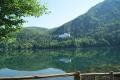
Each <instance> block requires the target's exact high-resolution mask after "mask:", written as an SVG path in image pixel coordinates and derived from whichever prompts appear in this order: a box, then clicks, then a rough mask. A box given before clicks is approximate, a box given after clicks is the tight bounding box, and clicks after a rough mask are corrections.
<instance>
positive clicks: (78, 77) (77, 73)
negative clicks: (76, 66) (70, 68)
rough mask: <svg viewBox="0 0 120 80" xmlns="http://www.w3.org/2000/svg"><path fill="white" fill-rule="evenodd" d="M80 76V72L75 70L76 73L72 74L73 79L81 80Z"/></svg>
mask: <svg viewBox="0 0 120 80" xmlns="http://www.w3.org/2000/svg"><path fill="white" fill-rule="evenodd" d="M80 78H81V77H80V72H76V73H75V74H74V80H81V79H80Z"/></svg>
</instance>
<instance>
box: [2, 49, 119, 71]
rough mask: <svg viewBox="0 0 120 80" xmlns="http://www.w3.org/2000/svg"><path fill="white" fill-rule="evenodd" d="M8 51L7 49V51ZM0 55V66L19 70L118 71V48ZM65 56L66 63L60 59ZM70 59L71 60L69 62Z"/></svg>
mask: <svg viewBox="0 0 120 80" xmlns="http://www.w3.org/2000/svg"><path fill="white" fill-rule="evenodd" d="M7 52H8V51H7ZM7 52H2V54H1V55H0V68H1V69H2V68H9V69H13V70H19V71H21V70H22V71H38V70H42V69H46V68H57V69H61V70H64V71H65V72H72V71H78V70H79V71H81V72H96V71H97V72H99V71H100V72H103V71H111V70H113V71H120V70H119V68H120V50H119V49H113V48H111V49H106V48H101V49H72V50H37V51H11V52H10V53H7ZM63 58H67V59H68V63H67V64H66V62H63V60H62V61H60V59H63ZM69 59H71V60H72V61H71V62H69V61H70V60H69Z"/></svg>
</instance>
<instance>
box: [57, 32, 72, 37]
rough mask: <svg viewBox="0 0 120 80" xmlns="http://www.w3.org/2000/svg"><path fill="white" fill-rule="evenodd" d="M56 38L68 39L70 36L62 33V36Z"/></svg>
mask: <svg viewBox="0 0 120 80" xmlns="http://www.w3.org/2000/svg"><path fill="white" fill-rule="evenodd" d="M58 37H59V38H69V37H70V34H69V33H64V34H61V35H58Z"/></svg>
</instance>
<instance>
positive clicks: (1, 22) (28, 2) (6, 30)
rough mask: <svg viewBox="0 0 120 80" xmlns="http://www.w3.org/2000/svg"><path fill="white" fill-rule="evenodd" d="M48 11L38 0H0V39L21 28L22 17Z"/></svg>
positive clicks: (37, 15) (39, 14)
mask: <svg viewBox="0 0 120 80" xmlns="http://www.w3.org/2000/svg"><path fill="white" fill-rule="evenodd" d="M46 13H48V9H47V7H46V4H41V2H40V0H0V39H2V38H7V37H8V35H9V34H11V33H12V32H15V31H17V30H19V29H20V28H21V25H22V24H23V23H24V22H25V21H24V20H23V17H28V16H35V17H39V16H42V15H43V14H46Z"/></svg>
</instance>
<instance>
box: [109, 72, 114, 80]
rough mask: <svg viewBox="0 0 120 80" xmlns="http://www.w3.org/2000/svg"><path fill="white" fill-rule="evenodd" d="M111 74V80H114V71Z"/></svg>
mask: <svg viewBox="0 0 120 80" xmlns="http://www.w3.org/2000/svg"><path fill="white" fill-rule="evenodd" d="M109 74H110V80H114V74H113V71H111V72H110V73H109Z"/></svg>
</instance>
